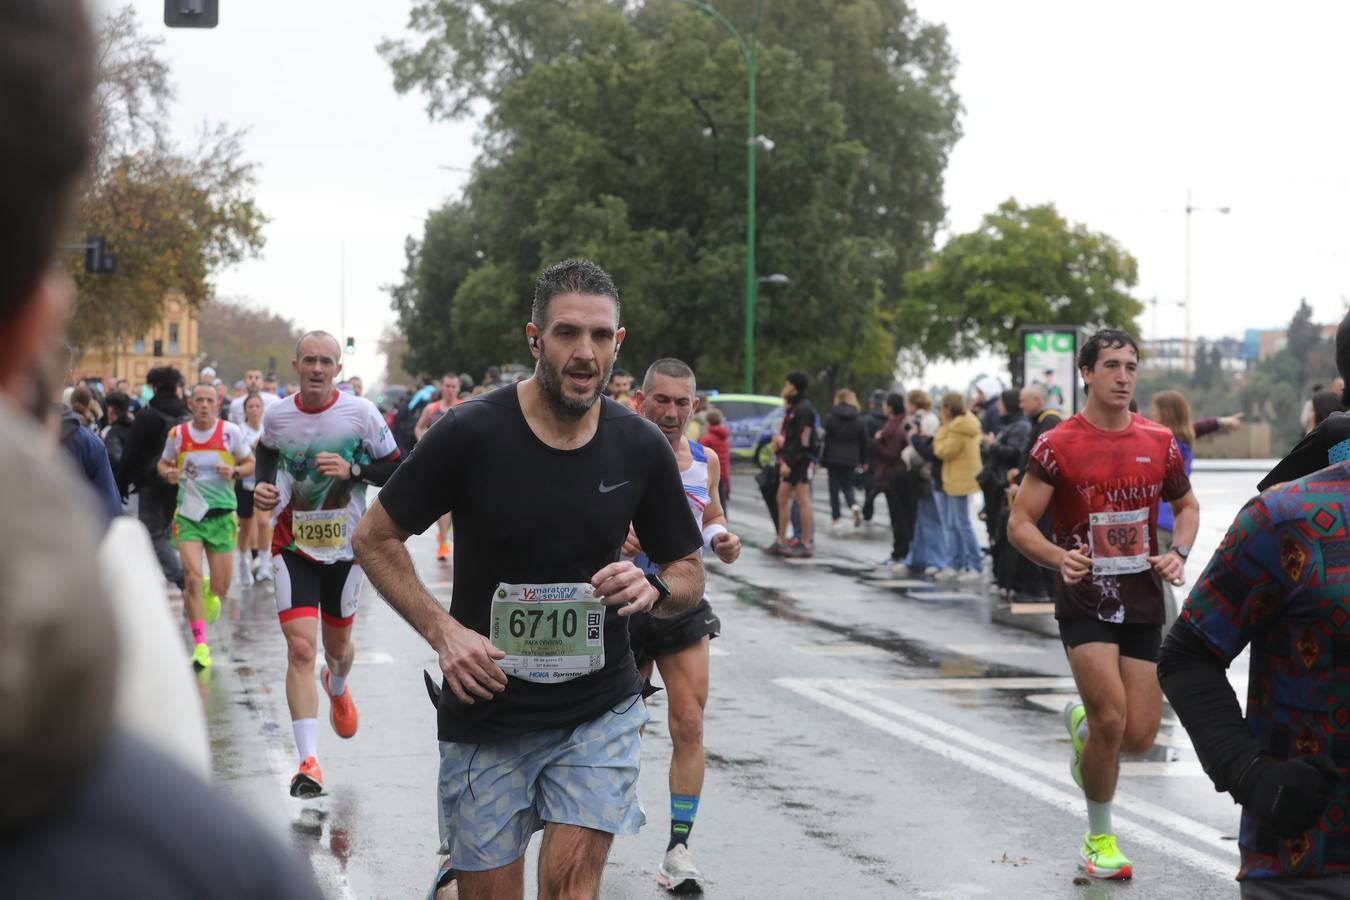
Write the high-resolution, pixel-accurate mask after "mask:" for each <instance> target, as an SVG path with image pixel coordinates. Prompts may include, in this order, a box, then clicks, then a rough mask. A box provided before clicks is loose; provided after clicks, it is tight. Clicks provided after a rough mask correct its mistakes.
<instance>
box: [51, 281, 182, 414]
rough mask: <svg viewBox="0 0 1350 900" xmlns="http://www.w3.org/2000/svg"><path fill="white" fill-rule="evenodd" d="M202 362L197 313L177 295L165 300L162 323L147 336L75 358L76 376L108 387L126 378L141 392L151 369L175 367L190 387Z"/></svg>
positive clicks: (155, 326) (117, 342) (130, 338)
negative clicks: (199, 363)
mask: <svg viewBox="0 0 1350 900" xmlns="http://www.w3.org/2000/svg"><path fill="white" fill-rule="evenodd" d="M200 359H201V347H200V345H199V339H198V333H197V315H196V312H195V311H194V310H193V309H192V307H190V306H189V305H188V304H187V303H186V302H184V300H183V298H182V295H180V294H176V293H175V294H170V295H169V296H168V297H167V298H166V299H165V301H164V312H163V314H162V316H161V317H160V320H159V321H158V322H156V323H155V324H154V325H153V326H151V327H150V329H149V330H148V331H147V332H146V333H145V334H143V335H139V336H137V337H127V336H123V337H119V338H118V339H117V341H116V343H115V344H114V345H113V346H112V347H108V348H100V349H91V350H89V351H87V352H86V353H84V354H82V355H81V356H80V357H79V358H78V359H76V360H75V377H76V378H77V379H80V378H90V379H96V380H101V381H102V382H103V383H104V384H105V385H110V384H112V382H114V381H116V380H117V379H119V378H125V379H127V380H128V381H130V382H131V387H132V389H133V390H139V389H140V386H141V385H143V384H145V375H146V373H147V372H149V371H150V370H151V369H153V368H155V367H156V366H173V367H175V368H176V369H178V371H180V372H182V373H183V377H184V378H185V379H187V382H188V383H189V384H191V383H192V380H193V378H194V377H195V373H196V371H197V362H198V361H199V360H200Z"/></svg>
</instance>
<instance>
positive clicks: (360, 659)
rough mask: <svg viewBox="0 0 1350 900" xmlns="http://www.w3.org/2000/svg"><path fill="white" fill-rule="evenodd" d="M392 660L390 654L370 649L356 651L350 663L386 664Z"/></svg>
mask: <svg viewBox="0 0 1350 900" xmlns="http://www.w3.org/2000/svg"><path fill="white" fill-rule="evenodd" d="M393 661H394V657H393V655H392V654H389V653H384V652H382V651H380V650H371V651H369V652H358V653H357V654H356V659H354V660H353V661H352V664H353V665H357V666H386V665H388V664H389V663H391V662H393Z"/></svg>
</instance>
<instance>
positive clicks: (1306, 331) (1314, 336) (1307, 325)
mask: <svg viewBox="0 0 1350 900" xmlns="http://www.w3.org/2000/svg"><path fill="white" fill-rule="evenodd" d="M1312 316H1313V311H1312V307H1311V306H1309V305H1308V301H1307V298H1304V299H1301V300H1299V301H1298V309H1297V310H1295V311H1294V317H1293V318H1292V319H1290V320H1289V327H1288V328H1287V329H1286V330H1285V341H1286V343H1285V349H1286V350H1288V351H1289V354H1290V356H1292V357H1293V358H1294V359H1295V360H1297V361H1298V363H1299V368H1298V384H1299V385H1300V386H1302V385H1303V384H1304V382H1307V381H1309V380H1310V379H1311V378H1312V377H1313V376H1314V375H1316V374H1317V373H1316V371H1315V370H1313V369H1312V368H1311V367H1309V365H1308V360H1309V358H1310V357H1311V355H1312V353H1313V351H1314V350H1315V349H1316V348H1317V346H1318V345H1319V344H1321V343H1322V329H1321V328H1320V327H1319V326H1318V325H1317V323H1316V322H1314V321H1313V317H1312Z"/></svg>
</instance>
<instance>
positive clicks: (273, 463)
mask: <svg viewBox="0 0 1350 900" xmlns="http://www.w3.org/2000/svg"><path fill="white" fill-rule="evenodd" d="M253 455H254V456H255V457H257V460H258V461H257V464H256V465H255V466H254V468H253V473H254V475H255V476H256V477H257V482H258V484H276V483H277V461H278V460H279V459H281V452H280V451H279V450H277V448H275V447H269V446H267V445H266V444H264V443H263V442H262V441H259V442H258V449H257V452H255V453H254V454H253Z"/></svg>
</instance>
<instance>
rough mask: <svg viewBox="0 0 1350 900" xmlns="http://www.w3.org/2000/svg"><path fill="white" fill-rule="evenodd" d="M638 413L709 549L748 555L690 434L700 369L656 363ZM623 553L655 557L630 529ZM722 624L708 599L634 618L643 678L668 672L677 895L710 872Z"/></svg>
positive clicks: (670, 872)
mask: <svg viewBox="0 0 1350 900" xmlns="http://www.w3.org/2000/svg"><path fill="white" fill-rule="evenodd" d="M636 400H637V403H638V411H639V412H640V413H642V415H643V416H645V417H646V418H647V419H648V420H650V421H651V422H654V423H655V424H656V426H657V427H658V428H660V429H661V433H662V434H664V435H665V437H666V439H667V440H668V441H669V442H670V446H671V449H673V450H674V452H675V459H676V461H677V462H678V463H679V466H680V478H681V480H683V482H684V494H685V498H686V499H687V500H688V501H689V511H690V513H691V514H692V515H693V516H694V520H695V521H696V522H698V524H699V527H700V528H702V529H703V541H704V544H703V547H704V550H705V551H706V550H711V551H712V552H713V553H715V554H716V555H717V558H718V559H720V560H721V561H722V562H724V563H731V562H734V561H735V560H736V558H737V557H738V556H740V553H741V540H740V538H738V537H737V536H736V535H734V534H732V533H731V532H730V531H727V527H726V522H727V518H726V514H725V513H724V512H723V510H722V502H721V500H720V498H719V497H718V493H717V482H718V481H719V480H720V470H721V465H720V463H719V461H718V459H717V455H716V454H713V453H708V452H707V451H706V450H705V449H704V448H703V446H702V445H700V444H698V443H695V442H693V441H691V440H689V438H687V437H686V436H685V428H686V427H687V426H688V424H689V419H690V417H692V416H693V414H694V413H695V412H697V410H698V406H699V399H698V396H697V393H696V390H695V379H694V373H693V371H692V370H691V369H690V368H689V367H688V366H687V365H685V364H684V363H682V362H680V361H679V360H677V359H662V360H658V361H657V362H655V363H653V364H652V366H651V368H650V369H648V370H647V375H646V377H645V378H644V379H643V381H642V389H641V390H639V391H638V392H637V395H636ZM624 553H625V554H626V555H629V556H631V557H633V560H634V562H635V563H636V564H637V565H639V566H642V567H644V568H647V569H648V571H650V570H651V569H650V562H649V561H648V560H647V557H646V555H645V554H643V553H642V552H641V547H640V545H639V544H638V542H637V537H636V536H635V535H634V534H633V532H632V530H631V529H630V530H629V537H628V540H627V541H626V542H625V543H624ZM721 627H722V623H721V622H720V621H719V620H718V618H717V615H716V614H715V613H714V612H713V609H712V606H711V605H710V604H709V603H708V594H707V587H706V580H705V587H704V594H703V600H702V601H701V602H700V603H699V604H698V605H697V606H695V607H694V608H693V609H691V610H690V611H689V612H687V613H685V614H684V615H681V616H676V617H674V618H670V619H657V618H656V617H654V616H651V615H648V614H645V613H640V614H638V615H635V616H633V617H632V618H631V619H630V620H629V623H628V635H629V642H630V643H631V644H632V647H633V656H634V658H635V659H636V660H637V664H638V669H639V671H640V672H641V673H642V675H643V677H644V678H648V679H650V677H651V673H652V666H653V665H655V666H656V668H657V670H658V671H660V673H661V680H662V681H663V682H664V683H665V687H666V692H667V694H668V695H669V705H668V710H669V712H668V715H669V727H670V737H671V740H672V742H673V743H674V745H675V746H674V753H673V755H672V756H671V760H670V842H669V845H668V846H667V848H666V855H665V858H664V859H663V860H662V862H661V866H660V868H659V869H658V872H657V880H658V881H660V883H661V884H662V885H664V886H665V887H666V889H667V890H670V891H672V892H675V891H678V892H680V893H685V892H691V891H694V890H696V889H698V888H699V887H700V886H701V884H702V882H703V875H702V874H701V873H700V872H699V870H698V869H697V868H696V867H695V866H694V861H693V859H692V858H691V857H690V855H689V833H690V831H691V829H692V828H693V827H694V816H695V814H696V813H697V812H698V805H699V795H700V794H701V792H702V790H703V708H704V706H705V705H706V704H707V702H708V645H709V642H710V641H711V640H712V639H713V638H715V637H717V635H718V633H719V631H720V630H721Z"/></svg>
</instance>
